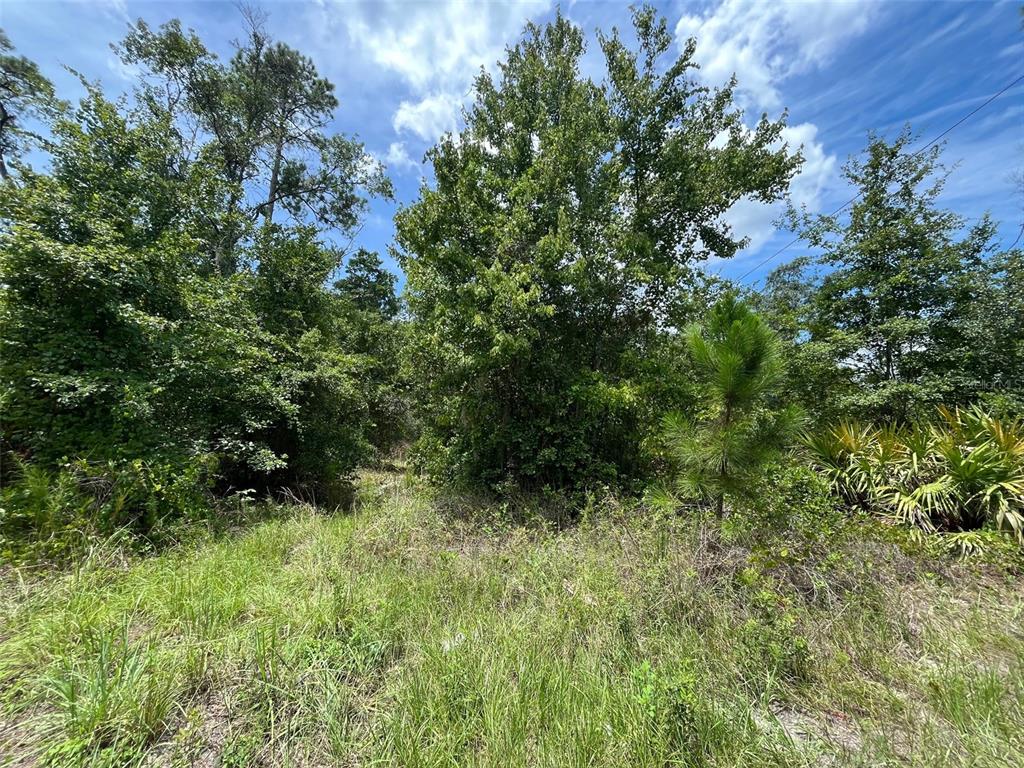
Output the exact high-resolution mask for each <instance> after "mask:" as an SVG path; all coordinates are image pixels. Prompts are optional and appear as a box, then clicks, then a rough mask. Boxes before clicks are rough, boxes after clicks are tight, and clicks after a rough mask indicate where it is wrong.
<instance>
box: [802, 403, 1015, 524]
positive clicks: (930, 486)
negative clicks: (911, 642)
mask: <svg viewBox="0 0 1024 768" xmlns="http://www.w3.org/2000/svg"><path fill="white" fill-rule="evenodd" d="M939 416H940V419H939V420H938V421H937V422H935V423H932V424H926V425H913V426H910V427H903V428H899V427H893V426H881V427H876V426H871V425H860V424H854V423H841V424H839V425H838V426H836V427H834V428H832V429H829V430H826V431H825V432H822V433H819V434H814V435H809V436H807V437H806V438H805V440H804V442H805V444H806V446H807V447H808V448H809V449H810V450H811V454H812V456H813V457H814V460H815V462H816V463H817V465H818V466H819V467H821V468H822V469H823V470H824V471H825V472H826V474H827V476H828V478H829V480H830V482H831V484H832V487H833V489H834V490H835V491H836V493H837V494H838V495H839V496H840V497H841V498H842V499H843V500H844V501H845V502H846V503H847V504H849V505H854V506H860V507H863V508H866V509H871V510H874V511H877V512H880V513H881V514H884V515H886V516H888V517H890V518H891V519H893V520H895V521H897V522H900V523H904V524H909V525H914V526H917V527H919V528H921V529H922V530H924V531H926V532H935V531H945V532H963V531H974V530H977V529H980V528H982V527H984V526H988V525H991V526H994V527H996V528H999V529H1004V530H1008V531H1010V532H1012V533H1013V534H1014V535H1015V536H1016V537H1017V538H1018V539H1019V540H1022V541H1024V425H1022V423H1021V421H1020V420H1019V419H1014V418H1004V419H1000V418H997V417H995V416H993V415H991V414H989V413H987V412H985V411H984V410H983V409H981V408H979V407H977V406H975V407H972V408H964V409H961V408H957V409H954V410H950V409H947V408H940V409H939ZM965 541H966V539H965Z"/></svg>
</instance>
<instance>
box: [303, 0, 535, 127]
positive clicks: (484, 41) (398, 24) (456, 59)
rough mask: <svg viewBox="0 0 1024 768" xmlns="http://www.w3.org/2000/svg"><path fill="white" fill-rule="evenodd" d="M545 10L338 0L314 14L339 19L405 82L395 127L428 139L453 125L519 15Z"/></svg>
mask: <svg viewBox="0 0 1024 768" xmlns="http://www.w3.org/2000/svg"><path fill="white" fill-rule="evenodd" d="M550 7H551V0H526V1H525V2H519V3H471V2H465V1H464V0H439V1H438V2H430V3H409V2H402V1H401V0H390V1H389V2H374V3H348V2H346V3H333V4H329V5H326V6H325V8H324V14H323V15H322V16H321V18H322V19H326V20H327V23H329V24H340V25H341V26H342V27H343V29H344V31H345V32H346V33H347V35H348V37H349V39H350V41H351V42H352V44H353V45H355V46H358V47H361V48H363V49H364V50H365V51H366V52H367V53H368V54H369V57H370V59H371V60H372V61H373V62H374V63H375V64H376V65H378V66H380V67H383V68H384V69H387V70H390V71H391V72H394V73H395V74H397V75H398V76H399V77H400V78H401V79H402V80H403V81H404V82H405V83H406V85H407V86H408V88H409V90H410V93H411V95H410V98H408V99H405V100H403V101H402V103H401V105H400V106H399V108H398V111H397V112H396V113H395V115H394V117H393V121H392V122H393V124H394V127H395V130H396V131H408V132H411V133H414V134H416V135H417V136H419V137H420V138H422V139H424V140H425V141H433V140H435V139H437V138H438V136H440V135H441V134H442V133H444V132H445V131H449V130H454V129H455V128H456V126H457V124H458V116H459V109H460V108H461V106H462V104H463V103H464V102H465V101H466V99H467V98H468V96H469V93H470V88H471V85H472V82H473V78H474V77H475V76H476V74H477V73H478V72H479V71H480V68H481V67H485V68H492V67H493V66H494V64H495V62H496V61H497V60H498V59H499V58H501V56H502V53H503V50H504V47H505V45H506V44H507V43H508V42H509V41H511V40H513V39H514V38H515V37H516V35H517V34H518V33H519V32H520V30H521V29H522V28H523V25H524V24H525V22H526V21H527V19H530V18H533V17H535V16H536V15H538V14H539V13H541V12H543V11H546V10H547V9H548V8H550Z"/></svg>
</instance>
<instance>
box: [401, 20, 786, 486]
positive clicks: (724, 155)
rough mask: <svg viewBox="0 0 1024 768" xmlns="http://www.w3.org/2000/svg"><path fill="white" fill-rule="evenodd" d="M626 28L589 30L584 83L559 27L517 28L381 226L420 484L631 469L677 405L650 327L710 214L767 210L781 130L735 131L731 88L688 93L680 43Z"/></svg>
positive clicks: (577, 54) (708, 230)
mask: <svg viewBox="0 0 1024 768" xmlns="http://www.w3.org/2000/svg"><path fill="white" fill-rule="evenodd" d="M634 22H635V28H636V30H635V31H636V35H637V38H638V41H639V43H638V48H637V49H636V50H633V49H630V48H629V47H628V46H627V45H626V44H625V43H624V42H623V41H622V40H621V39H620V37H619V35H618V34H617V33H614V32H613V33H612V34H611V35H610V36H602V37H601V39H600V42H601V48H602V51H603V53H604V58H605V64H606V77H605V79H604V80H603V81H602V82H600V83H595V82H593V81H592V80H591V79H589V78H587V77H585V76H583V75H582V74H581V73H580V61H581V57H582V56H583V55H584V50H585V41H584V37H583V33H582V31H581V30H580V29H579V28H578V27H576V26H575V25H573V24H572V23H570V22H569V20H568V19H566V18H564V17H562V16H558V17H557V18H556V19H555V21H553V22H552V23H551V24H549V25H547V26H546V27H544V28H540V27H536V26H530V27H528V28H527V30H526V33H525V35H524V36H523V39H522V40H521V41H520V42H519V43H518V44H517V45H515V46H513V47H512V48H510V49H509V50H508V51H507V53H506V58H505V60H504V61H502V62H501V63H500V65H499V66H500V72H499V75H498V77H497V78H492V77H491V76H490V75H489V74H486V73H484V74H481V75H480V77H479V78H478V79H477V81H476V85H475V100H474V103H473V105H472V106H471V107H470V108H469V110H468V112H467V113H466V115H465V118H466V128H465V129H464V130H463V131H461V132H460V133H459V134H457V135H449V136H447V137H445V138H443V139H442V140H441V142H440V143H438V145H437V146H436V147H435V148H434V149H433V150H432V151H431V152H430V153H429V155H428V157H429V159H430V161H431V162H432V164H433V171H434V176H435V179H436V183H435V184H434V185H433V186H429V187H425V188H424V189H423V190H422V192H421V195H420V199H419V200H418V201H417V202H415V203H414V204H413V205H411V206H409V207H407V208H405V209H404V210H402V211H401V212H400V213H399V215H398V217H397V230H398V233H397V241H398V245H399V249H400V250H399V255H400V257H401V263H402V266H403V268H404V269H405V271H406V274H407V276H408V297H409V306H410V310H411V313H412V316H413V327H412V334H413V343H414V345H415V346H414V352H413V367H414V370H415V381H416V383H417V390H416V397H415V402H416V405H417V407H418V408H419V409H420V412H421V419H422V423H423V434H422V437H421V438H420V441H419V446H418V448H419V456H420V458H421V460H422V462H423V464H424V465H425V466H426V467H427V468H428V470H429V471H431V472H432V473H434V474H436V475H437V476H439V477H444V478H449V479H454V480H457V481H460V482H465V483H472V484H484V485H497V484H500V483H502V482H506V481H509V482H512V483H514V484H519V485H527V486H533V487H538V486H544V485H551V486H557V487H564V486H569V485H574V484H585V483H588V482H593V481H604V482H615V481H619V480H629V479H631V478H636V477H638V476H642V475H643V472H644V457H643V455H642V453H641V445H642V438H643V437H644V436H645V434H646V433H647V430H648V429H649V428H650V427H652V426H655V427H656V425H657V423H658V419H659V417H660V415H661V414H662V413H664V411H665V410H666V409H667V407H670V406H671V405H676V406H678V405H680V399H681V397H686V394H685V391H684V392H682V393H680V391H679V390H680V389H683V390H685V389H686V382H685V379H682V380H680V375H679V372H678V371H677V370H674V368H676V366H677V365H678V364H677V362H676V361H675V360H674V359H673V357H674V356H675V354H676V353H677V348H676V347H675V345H674V344H673V343H672V341H671V340H670V339H666V337H665V334H664V330H665V326H666V324H667V323H670V322H672V321H673V320H675V319H676V318H675V317H674V316H673V315H674V312H673V310H674V309H675V308H677V307H678V305H679V304H680V303H681V302H685V301H686V299H687V298H688V295H689V288H690V286H691V284H692V283H693V282H694V280H693V277H692V275H693V265H694V264H696V263H697V262H699V261H700V260H702V259H704V258H706V257H707V256H709V255H712V254H713V255H718V256H731V255H732V254H733V253H735V251H736V249H737V248H738V247H739V245H740V244H741V242H742V238H738V237H736V236H735V235H734V234H733V233H732V232H731V231H730V230H729V228H728V227H727V226H726V225H725V224H723V223H722V221H721V219H720V215H721V214H722V213H724V212H725V211H726V210H727V209H728V208H729V207H730V206H731V205H732V204H733V203H735V202H736V201H737V200H739V199H740V198H741V197H744V196H749V197H752V198H755V199H759V200H764V201H771V200H775V199H776V198H778V197H779V196H781V195H782V194H783V193H784V192H785V190H786V187H787V183H788V180H789V178H790V177H791V175H792V174H793V172H794V170H795V169H796V168H797V166H798V164H799V161H800V160H799V155H798V154H794V153H792V152H791V151H790V150H789V149H788V148H787V147H786V146H785V145H784V144H782V142H781V140H780V135H781V131H782V128H783V125H784V124H783V122H782V121H778V122H770V121H768V120H767V119H763V120H761V121H760V122H759V123H758V124H757V125H756V126H755V127H754V128H753V129H752V130H748V129H747V128H746V127H745V126H744V123H743V114H742V113H741V112H740V111H739V110H737V109H736V108H735V107H734V106H733V90H732V86H729V87H726V88H725V89H723V90H720V91H710V90H708V89H706V88H704V87H702V86H699V85H697V83H696V81H695V80H694V78H693V77H692V70H693V67H694V64H693V61H692V56H693V51H694V44H693V43H692V42H691V43H690V44H689V45H688V46H686V47H685V49H684V51H683V53H682V54H681V55H680V56H679V57H677V58H672V57H671V56H670V49H671V47H672V41H671V38H670V36H669V34H668V33H667V31H666V25H665V22H664V20H662V19H659V18H658V17H657V16H656V15H655V13H654V12H653V11H652V10H650V9H640V10H638V11H636V13H635V14H634ZM684 319H692V318H684ZM666 385H667V386H666ZM673 401H674V402H673Z"/></svg>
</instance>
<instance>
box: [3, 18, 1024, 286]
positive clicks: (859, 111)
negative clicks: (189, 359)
mask: <svg viewBox="0 0 1024 768" xmlns="http://www.w3.org/2000/svg"><path fill="white" fill-rule="evenodd" d="M261 5H262V6H263V7H264V9H265V10H266V11H268V12H269V22H268V24H269V27H270V29H271V31H272V32H273V33H274V34H275V36H276V37H278V38H279V39H281V40H283V41H285V42H287V43H289V44H290V45H292V46H294V47H296V48H299V49H300V50H302V51H303V52H304V53H306V54H307V55H309V56H311V57H312V58H313V59H314V61H315V62H316V64H317V66H318V68H319V69H320V71H321V72H322V73H323V74H324V75H326V76H327V77H329V78H330V79H331V80H332V81H333V82H334V83H335V85H336V87H337V95H338V97H339V99H340V101H341V108H340V109H339V110H338V114H337V118H336V121H335V122H336V127H337V128H338V129H339V130H341V131H344V132H346V133H354V134H358V135H359V137H360V138H361V139H362V140H363V141H364V143H365V144H366V146H367V148H368V149H369V150H370V151H371V152H372V153H373V154H374V155H376V156H377V157H378V158H379V159H381V160H382V161H383V162H385V163H386V164H387V166H388V170H389V173H390V175H391V177H392V179H393V180H394V182H395V186H396V190H397V202H396V203H394V204H392V203H387V202H376V203H374V204H373V206H372V208H371V211H370V214H369V216H368V217H367V220H366V222H365V224H364V226H363V228H362V230H361V231H360V233H359V234H358V236H357V240H356V241H357V243H358V244H360V245H363V246H365V247H368V248H371V249H374V250H378V251H380V252H381V253H382V255H383V254H384V253H385V251H386V249H387V246H388V244H389V243H390V241H391V238H392V234H393V227H392V223H391V222H392V216H393V214H394V211H395V208H396V206H397V205H401V204H403V203H408V202H410V201H412V200H413V199H415V197H416V193H417V189H418V187H419V185H420V183H421V181H422V179H423V176H424V173H425V172H426V169H425V168H424V167H423V166H422V165H421V160H422V157H423V153H424V152H425V151H426V149H427V148H428V147H429V146H430V145H431V144H432V143H433V142H434V141H435V140H436V138H437V137H438V136H439V135H440V134H441V133H442V132H444V131H446V130H450V129H453V128H457V127H458V126H459V125H460V119H459V110H460V107H461V106H462V105H463V104H465V103H466V101H467V99H468V97H469V95H470V85H471V82H472V79H473V76H474V74H475V73H476V72H477V71H478V70H479V68H480V67H481V66H485V67H488V68H493V66H494V62H495V61H496V60H497V59H498V58H499V57H500V56H501V53H502V50H503V48H504V46H505V45H506V44H508V43H509V42H511V41H513V40H515V38H516V37H517V36H518V34H519V32H520V31H521V29H522V26H523V24H524V23H525V22H526V21H527V20H534V21H544V20H545V19H548V18H550V17H551V16H552V15H553V14H554V8H555V4H554V3H551V2H547V1H546V0H527V1H526V2H518V3H499V2H486V3H469V2H461V1H459V0H436V1H434V2H408V1H407V0H406V1H405V2H392V1H389V0H378V2H359V1H357V0H345V1H344V2H336V1H335V0H309V1H308V2H271V1H269V0H264V2H262V3H261ZM561 6H562V10H563V12H564V13H566V14H567V15H568V16H569V18H571V19H572V20H574V21H575V22H577V23H578V24H580V25H581V26H582V27H583V28H584V29H585V30H586V31H587V33H588V35H589V37H590V39H591V41H592V43H593V39H594V31H595V30H596V29H598V28H601V29H609V28H610V27H612V26H616V25H617V26H619V27H620V28H621V29H627V28H628V26H629V18H628V9H627V7H626V4H624V3H612V2H584V1H583V0H579V1H578V2H573V3H568V2H563V3H562V4H561ZM1019 6H1020V3H1019V2H935V1H934V0H932V1H930V2H887V3H879V2H791V3H783V2H771V1H770V0H762V1H761V2H750V1H749V0H715V1H713V2H696V3H695V2H676V3H664V4H659V8H660V10H661V12H662V13H663V14H664V15H665V16H666V17H667V18H668V21H669V24H670V27H671V28H672V29H673V30H674V31H675V33H676V36H677V39H678V41H679V42H680V44H681V43H682V41H683V40H685V38H686V37H687V36H690V35H693V36H695V37H696V38H697V40H698V52H697V56H698V60H699V61H700V62H701V64H702V69H701V77H703V78H705V79H706V80H707V81H708V82H709V83H718V82H721V81H723V80H724V79H725V78H727V77H728V76H729V75H730V74H732V73H733V72H735V73H736V75H737V77H738V78H739V86H740V89H741V90H740V98H741V100H742V106H743V107H744V108H745V110H746V111H747V114H748V116H749V121H750V122H753V121H754V120H756V118H757V117H758V116H759V115H760V114H761V112H765V111H766V112H768V114H769V115H771V116H776V115H778V114H779V113H780V112H781V110H782V109H784V108H788V109H789V125H790V127H789V129H787V136H786V138H787V140H788V141H789V142H790V143H791V144H793V145H798V144H802V145H803V146H804V154H805V156H806V158H807V162H806V163H805V166H804V169H803V171H802V173H801V175H800V176H799V177H798V178H797V179H796V181H795V182H794V185H793V189H792V195H793V197H794V199H795V200H796V201H797V202H798V203H802V204H806V205H807V206H808V207H809V208H810V209H812V210H823V211H827V210H832V209H834V208H836V207H838V205H840V204H841V203H843V202H845V201H846V200H847V199H849V197H850V196H851V192H850V190H849V188H847V187H846V186H844V184H843V182H842V179H841V178H840V167H841V165H842V163H843V162H844V161H845V159H846V158H847V156H849V155H850V154H851V153H855V152H857V151H858V150H859V149H861V148H862V147H863V145H864V143H865V137H866V135H867V131H868V130H869V129H875V130H877V131H880V132H882V133H884V134H888V135H892V134H895V133H896V132H898V131H899V130H900V129H901V127H902V126H903V125H904V123H905V122H908V121H909V122H910V124H911V125H912V127H913V128H914V129H915V130H916V131H918V132H919V133H920V134H921V136H922V139H921V143H924V142H926V141H928V140H930V139H931V138H932V137H934V136H935V135H937V134H938V133H940V132H941V131H942V130H944V129H945V128H947V127H948V126H949V125H951V124H952V123H954V122H955V121H956V120H957V119H959V118H960V117H961V116H962V115H964V114H966V113H967V112H969V111H971V110H972V109H974V108H975V107H976V106H978V105H979V104H981V103H982V102H983V101H984V100H985V99H986V98H988V97H989V96H991V95H992V94H993V93H995V92H996V91H998V90H999V89H1000V88H1002V87H1003V86H1004V85H1005V84H1006V83H1008V82H1010V81H1011V80H1013V79H1014V78H1015V77H1017V76H1018V75H1021V74H1024V30H1022V29H1021V17H1020V12H1019V10H1018V8H1019ZM172 17H178V18H180V19H181V20H182V21H183V23H184V24H185V25H186V26H190V27H192V28H194V29H195V30H196V31H198V32H199V33H200V35H201V36H202V38H203V39H204V40H205V41H206V43H207V45H209V46H210V47H211V48H212V49H214V50H215V51H217V52H218V53H220V54H221V55H228V54H229V53H230V50H231V48H230V41H231V40H232V39H233V38H235V37H237V36H239V35H240V34H241V32H242V25H241V20H240V17H239V14H238V11H237V10H236V8H235V6H234V5H233V4H232V3H230V2H216V1H214V0H208V1H206V2H174V3H170V2H161V1H159V0H148V1H145V2H135V1H133V0H92V2H84V1H83V2H57V1H56V0H0V27H3V28H4V29H5V30H6V31H7V33H8V34H9V36H10V37H11V39H12V41H13V42H14V44H15V46H16V47H17V49H18V50H19V51H20V52H21V53H23V54H25V55H27V56H29V57H30V58H32V59H34V60H35V61H36V62H37V63H38V64H39V65H40V67H41V68H42V70H43V72H44V73H45V74H47V75H48V76H49V77H51V79H53V80H54V81H55V83H56V84H57V87H58V92H59V93H60V95H62V96H63V97H65V98H76V97H77V96H78V95H80V93H81V88H80V86H79V85H78V83H77V81H76V79H75V78H74V77H73V76H72V75H70V74H69V73H67V72H66V71H64V70H63V69H62V66H68V67H71V68H73V69H75V70H78V71H79V72H81V73H82V74H84V75H85V76H86V77H87V78H89V79H98V80H100V81H102V83H103V84H104V87H105V89H106V90H107V91H108V93H110V94H114V93H118V92H123V91H127V90H128V89H130V87H131V73H130V72H125V71H124V69H123V68H122V67H121V65H120V64H119V62H118V60H117V58H116V56H115V55H114V54H113V53H112V51H111V50H110V47H109V44H110V43H111V42H114V41H117V40H120V39H121V38H122V37H123V36H124V32H125V30H126V28H127V25H128V23H129V22H130V21H132V20H134V19H137V18H143V19H145V20H146V21H147V22H149V23H150V24H152V25H156V24H159V23H162V22H164V21H166V20H167V19H169V18H172ZM596 48H597V47H596V45H595V44H592V45H591V49H590V51H589V52H588V55H587V57H586V59H585V62H584V66H585V68H586V70H587V72H588V74H591V75H593V76H595V77H599V76H600V73H601V60H600V56H599V52H598V51H597V49H596ZM944 157H945V160H946V162H947V163H948V164H950V165H953V164H956V168H955V170H954V171H953V173H952V175H951V177H950V179H949V181H948V183H947V187H946V192H945V194H944V203H945V205H947V206H948V207H951V208H953V209H955V210H957V211H958V212H960V213H961V214H963V215H964V216H966V217H968V218H970V219H976V218H977V217H979V216H980V215H982V214H983V213H984V212H985V211H989V212H991V213H992V215H993V216H994V217H995V218H996V219H997V220H999V221H1000V222H1001V225H1000V230H999V236H1000V238H1001V240H1002V242H1003V243H1004V244H1005V245H1009V243H1010V242H1012V241H1013V240H1014V238H1015V237H1016V235H1017V232H1018V231H1019V229H1020V227H1021V224H1022V219H1024V199H1021V196H1020V194H1018V192H1017V191H1016V188H1015V184H1014V182H1013V180H1012V177H1013V174H1014V172H1015V171H1017V172H1019V171H1020V169H1021V168H1022V167H1024V83H1020V84H1018V85H1017V86H1016V87H1014V88H1013V89H1012V90H1010V91H1008V92H1007V93H1006V94H1005V95H1004V96H1003V97H1001V98H1000V99H999V100H997V101H996V102H994V103H993V104H991V105H990V106H989V107H987V108H986V109H985V110H983V111H982V112H980V113H979V114H978V115H976V116H975V117H974V118H972V119H971V120H970V121H968V122H967V123H965V124H964V125H962V126H961V127H960V128H958V129H957V130H956V131H954V132H953V133H952V134H950V136H949V137H948V141H947V149H946V152H945V156H944ZM778 212H779V211H778V209H777V208H776V209H772V208H770V207H768V206H762V205H757V204H751V203H745V202H743V203H740V204H739V205H738V206H736V208H734V209H733V210H732V211H731V212H730V213H729V219H730V221H731V222H732V224H733V225H734V227H735V229H736V231H737V232H738V233H740V234H743V235H746V236H749V237H750V239H751V242H750V246H749V247H748V248H747V249H746V250H744V251H743V252H741V253H740V254H739V255H738V256H737V257H735V258H734V259H731V260H728V261H725V262H720V263H714V264H710V265H709V269H711V270H712V271H715V272H720V273H721V274H722V275H724V276H728V277H739V276H740V275H743V274H744V273H746V272H747V271H748V270H749V269H751V268H752V267H753V266H754V265H755V264H757V263H758V262H759V261H761V260H762V259H764V258H765V257H767V256H768V255H769V254H771V253H773V252H774V251H776V250H778V248H780V247H781V246H782V245H784V244H785V243H786V242H788V241H789V240H790V239H791V238H792V235H791V234H790V233H786V232H776V230H775V229H774V227H773V226H772V222H773V220H774V219H775V218H776V216H777V214H778ZM801 252H802V249H801V246H799V245H797V246H794V247H793V248H790V249H789V250H788V251H786V253H785V254H783V255H782V256H780V257H779V258H776V259H775V260H774V261H772V262H771V263H769V264H768V265H766V266H765V267H763V268H761V269H758V270H756V271H755V272H754V273H753V274H752V275H750V277H749V278H747V281H748V282H749V281H754V280H757V279H758V278H759V277H761V276H763V274H765V273H766V272H767V271H768V270H769V269H771V267H773V266H775V265H776V264H778V263H782V262H784V261H785V260H788V259H790V258H792V257H795V256H797V255H799V254H800V253H801ZM389 263H390V262H389ZM391 266H392V268H393V269H396V271H397V267H395V266H394V265H393V264H391Z"/></svg>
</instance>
